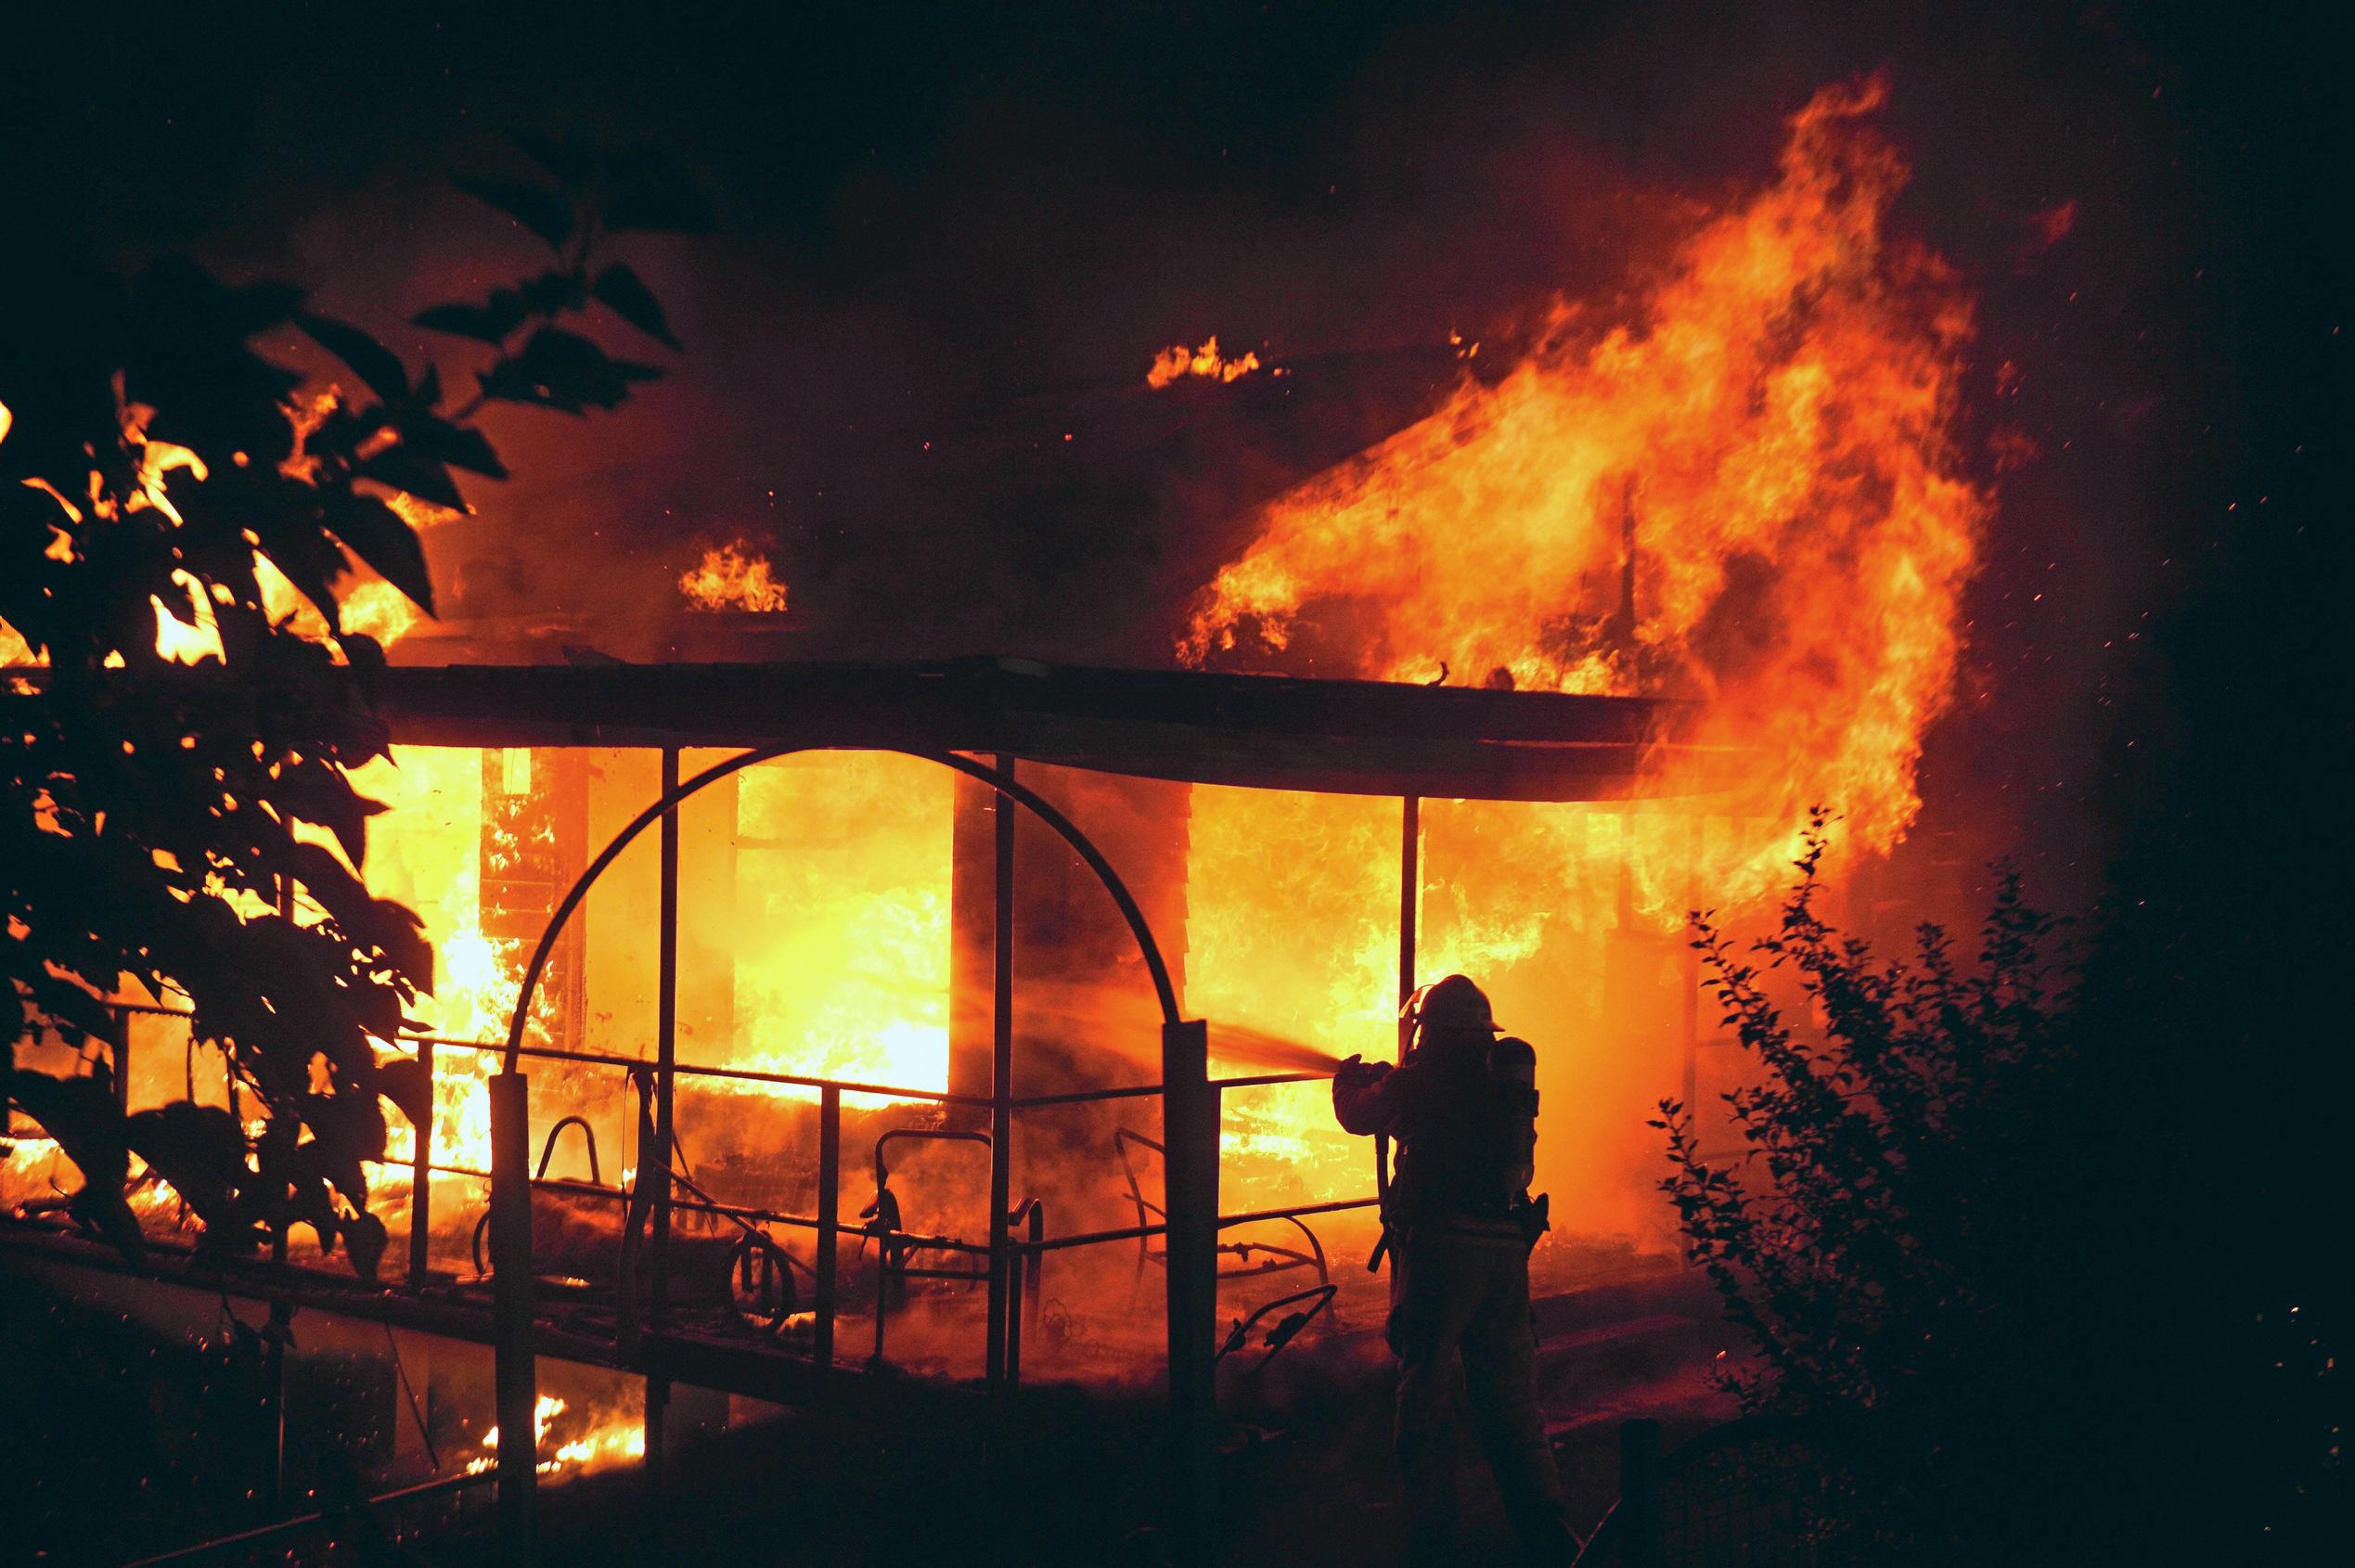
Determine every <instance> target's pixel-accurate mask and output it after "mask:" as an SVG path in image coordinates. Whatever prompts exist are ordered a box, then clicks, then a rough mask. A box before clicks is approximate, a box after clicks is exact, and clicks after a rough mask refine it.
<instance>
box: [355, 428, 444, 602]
mask: <svg viewBox="0 0 2355 1568" xmlns="http://www.w3.org/2000/svg"><path fill="white" fill-rule="evenodd" d="M399 450H400V448H399V447H397V446H396V447H393V448H392V451H391V452H386V453H383V454H380V456H391V455H392V452H398V451H399ZM397 467H398V465H396V468H397ZM435 467H436V468H437V469H438V468H439V465H435ZM362 471H363V472H367V469H365V468H364V469H362ZM402 471H407V470H405V469H403V470H402ZM368 477H369V478H371V479H376V478H378V477H379V476H377V475H376V474H374V473H369V474H368ZM443 478H444V481H446V480H447V479H448V475H447V474H446V473H444V475H443ZM387 482H390V481H387ZM395 488H398V489H403V490H407V489H408V488H409V487H408V486H407V485H396V486H395ZM452 492H453V494H455V492H456V487H455V486H452ZM409 493H410V494H411V495H416V494H418V492H416V491H414V490H411V491H410V492H409ZM425 498H426V499H427V500H429V501H430V500H432V499H433V497H432V496H431V495H428V496H426V497H425ZM327 521H328V527H329V528H332V529H334V530H335V533H336V536H337V537H338V538H340V539H341V540H342V541H343V542H344V543H345V544H346V545H348V546H351V547H352V551H353V553H354V555H357V556H358V557H359V558H360V559H362V560H364V561H367V563H368V564H369V565H370V566H372V567H374V568H375V569H376V571H377V574H378V575H379V576H380V577H382V578H383V579H384V580H385V581H386V582H388V583H390V584H392V585H393V586H394V587H396V588H398V589H400V590H401V591H402V592H403V593H405V594H406V595H408V596H409V598H410V599H411V601H413V602H414V603H415V604H416V605H417V607H418V609H419V610H424V611H425V612H426V613H427V614H428V615H431V614H432V613H433V580H432V578H431V575H429V574H428V573H427V572H426V569H425V547H424V546H421V545H419V544H418V542H417V531H416V530H415V529H413V528H411V527H410V526H409V525H408V524H407V523H406V522H404V521H402V520H401V514H400V513H398V512H396V511H394V510H393V509H392V508H390V507H388V506H386V505H385V504H384V503H383V502H381V501H380V500H378V499H377V498H376V497H375V496H373V495H353V494H351V493H350V492H348V491H347V492H345V493H343V494H341V495H337V496H335V497H334V498H333V502H332V504H331V506H330V508H329V510H328V520H327Z"/></svg>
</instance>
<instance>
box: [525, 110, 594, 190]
mask: <svg viewBox="0 0 2355 1568" xmlns="http://www.w3.org/2000/svg"><path fill="white" fill-rule="evenodd" d="M508 140H509V141H511V142H513V143H514V144H515V145H516V146H517V147H519V148H522V149H523V152H524V155H525V156H526V157H528V158H530V159H531V161H533V162H534V163H536V164H538V165H539V166H540V167H541V168H543V169H545V170H547V172H548V173H549V174H552V175H554V176H555V177H556V180H557V182H558V183H559V184H560V185H562V186H564V187H565V188H566V189H568V190H583V189H586V188H587V186H588V185H589V183H590V182H591V181H593V180H595V179H596V178H597V144H596V143H595V142H593V141H591V140H590V139H589V137H588V135H587V133H586V132H585V131H583V130H582V129H581V128H580V127H579V126H577V125H576V126H573V127H572V128H571V129H569V130H568V131H566V132H565V134H564V135H563V136H562V137H556V136H544V135H539V134H537V133H536V132H532V131H510V132H508Z"/></svg>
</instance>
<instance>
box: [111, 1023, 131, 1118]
mask: <svg viewBox="0 0 2355 1568" xmlns="http://www.w3.org/2000/svg"><path fill="white" fill-rule="evenodd" d="M107 1016H108V1017H109V1019H111V1020H112V1021H113V1024H114V1026H113V1028H111V1029H110V1030H109V1031H108V1033H107V1048H108V1050H109V1052H110V1053H111V1056H112V1060H111V1061H110V1062H109V1066H111V1067H112V1068H113V1070H114V1103H115V1105H116V1107H117V1109H119V1110H121V1111H122V1113H123V1114H124V1115H126V1116H128V1115H129V1114H131V1011H130V1009H128V1008H110V1009H108V1012H107Z"/></svg>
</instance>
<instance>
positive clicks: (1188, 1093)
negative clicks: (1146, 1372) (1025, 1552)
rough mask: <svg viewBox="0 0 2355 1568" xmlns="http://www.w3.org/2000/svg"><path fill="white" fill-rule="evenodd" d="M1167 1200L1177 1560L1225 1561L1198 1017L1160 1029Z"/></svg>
mask: <svg viewBox="0 0 2355 1568" xmlns="http://www.w3.org/2000/svg"><path fill="white" fill-rule="evenodd" d="M1161 1073H1162V1079H1161V1081H1162V1112H1161V1115H1162V1137H1163V1143H1164V1146H1165V1147H1164V1150H1163V1155H1162V1159H1163V1171H1164V1176H1163V1178H1162V1179H1163V1184H1164V1189H1165V1190H1164V1192H1163V1199H1164V1202H1165V1207H1166V1208H1167V1210H1168V1236H1167V1240H1168V1247H1169V1251H1168V1263H1169V1267H1168V1287H1169V1296H1168V1313H1169V1317H1168V1334H1169V1421H1170V1434H1169V1435H1170V1475H1171V1480H1172V1483H1173V1484H1172V1488H1171V1497H1170V1515H1171V1517H1170V1525H1171V1535H1172V1539H1173V1541H1174V1543H1175V1545H1176V1547H1177V1555H1176V1559H1175V1562H1176V1564H1177V1568H1207V1565H1208V1564H1210V1563H1213V1562H1216V1561H1217V1556H1218V1534H1217V1532H1218V1519H1217V1479H1218V1478H1217V1469H1216V1465H1217V1435H1218V1434H1217V1420H1218V1410H1217V1399H1216V1384H1215V1382H1214V1372H1215V1358H1214V1356H1213V1355H1212V1341H1213V1339H1214V1338H1215V1336H1216V1319H1217V1316H1218V1090H1217V1089H1216V1086H1213V1085H1212V1084H1211V1082H1210V1035H1209V1030H1208V1027H1207V1026H1206V1025H1205V1024H1204V1023H1203V1022H1202V1020H1200V1019H1191V1020H1183V1021H1180V1022H1175V1023H1165V1024H1163V1025H1162V1029H1161Z"/></svg>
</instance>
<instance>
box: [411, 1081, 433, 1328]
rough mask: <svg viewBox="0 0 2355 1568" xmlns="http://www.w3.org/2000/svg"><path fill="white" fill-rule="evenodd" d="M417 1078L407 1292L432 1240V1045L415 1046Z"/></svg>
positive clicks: (421, 1271) (419, 1280) (421, 1277)
mask: <svg viewBox="0 0 2355 1568" xmlns="http://www.w3.org/2000/svg"><path fill="white" fill-rule="evenodd" d="M417 1065H418V1077H420V1078H422V1079H423V1080H424V1081H425V1087H424V1088H423V1089H422V1090H420V1091H419V1092H420V1093H421V1094H422V1095H423V1096H424V1098H425V1112H424V1114H422V1115H420V1116H418V1118H417V1119H416V1121H414V1122H413V1123H411V1124H410V1126H411V1128H412V1130H414V1131H415V1132H416V1134H417V1147H416V1148H415V1149H414V1150H411V1151H410V1156H409V1289H411V1290H413V1291H414V1290H416V1289H417V1288H418V1287H419V1286H420V1285H423V1284H424V1283H425V1273H426V1268H427V1266H428V1264H429V1262H430V1259H429V1256H428V1248H429V1247H430V1245H431V1241H432V1240H433V1042H432V1041H431V1040H419V1041H418V1043H417Z"/></svg>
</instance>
